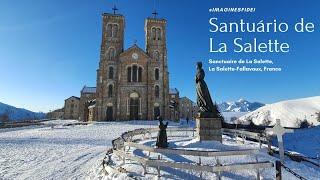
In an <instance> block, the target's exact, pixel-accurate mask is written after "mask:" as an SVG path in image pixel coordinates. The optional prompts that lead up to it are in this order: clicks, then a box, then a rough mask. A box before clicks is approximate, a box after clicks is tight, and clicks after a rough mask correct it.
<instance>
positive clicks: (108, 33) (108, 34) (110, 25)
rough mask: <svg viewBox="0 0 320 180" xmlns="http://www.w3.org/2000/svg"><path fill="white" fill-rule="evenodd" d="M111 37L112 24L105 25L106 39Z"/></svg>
mask: <svg viewBox="0 0 320 180" xmlns="http://www.w3.org/2000/svg"><path fill="white" fill-rule="evenodd" d="M111 36H112V24H108V25H107V37H111Z"/></svg>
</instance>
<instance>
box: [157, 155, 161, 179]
mask: <svg viewBox="0 0 320 180" xmlns="http://www.w3.org/2000/svg"><path fill="white" fill-rule="evenodd" d="M160 159H161V158H160V154H159V155H158V160H160ZM157 171H158V177H161V174H160V166H158V167H157Z"/></svg>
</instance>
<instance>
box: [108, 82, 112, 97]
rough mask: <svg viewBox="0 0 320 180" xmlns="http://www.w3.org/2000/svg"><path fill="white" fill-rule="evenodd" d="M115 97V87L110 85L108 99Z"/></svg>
mask: <svg viewBox="0 0 320 180" xmlns="http://www.w3.org/2000/svg"><path fill="white" fill-rule="evenodd" d="M112 96H113V86H112V84H110V85H109V86H108V97H109V98H111V97H112Z"/></svg>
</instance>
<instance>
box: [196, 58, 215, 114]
mask: <svg viewBox="0 0 320 180" xmlns="http://www.w3.org/2000/svg"><path fill="white" fill-rule="evenodd" d="M204 77H205V73H204V70H203V69H202V62H197V74H196V77H195V80H196V91H197V105H198V107H199V114H200V116H202V117H221V115H220V112H219V111H218V109H217V107H216V105H215V104H213V102H212V99H211V96H210V92H209V89H208V86H207V84H206V82H205V81H204Z"/></svg>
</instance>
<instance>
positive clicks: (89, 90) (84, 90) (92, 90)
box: [81, 86, 97, 94]
mask: <svg viewBox="0 0 320 180" xmlns="http://www.w3.org/2000/svg"><path fill="white" fill-rule="evenodd" d="M96 89H97V88H96V87H87V86H84V87H83V88H82V90H81V93H92V94H93V93H96Z"/></svg>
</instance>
